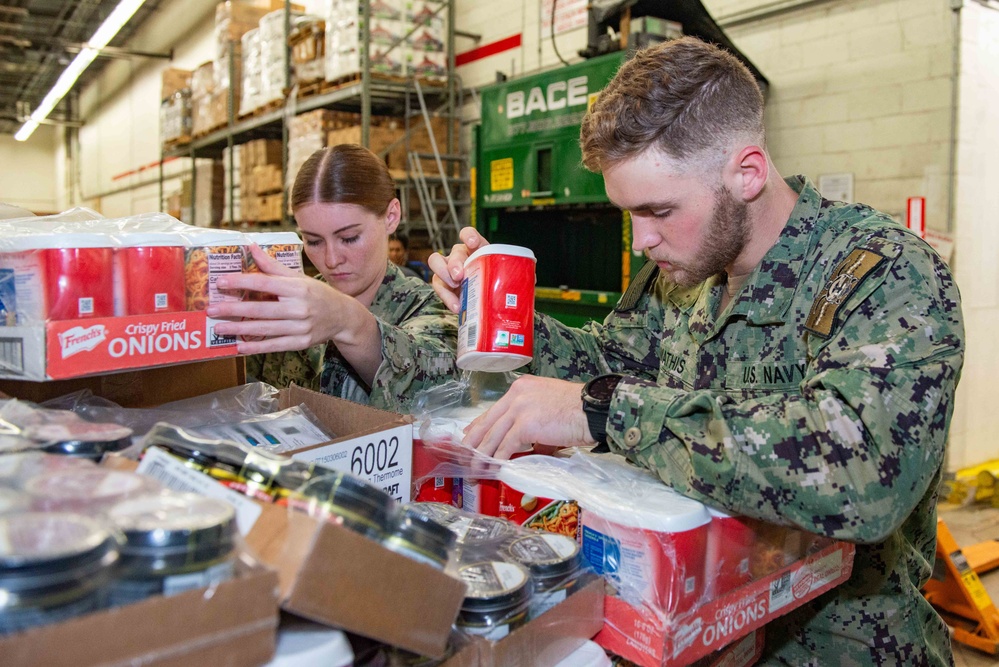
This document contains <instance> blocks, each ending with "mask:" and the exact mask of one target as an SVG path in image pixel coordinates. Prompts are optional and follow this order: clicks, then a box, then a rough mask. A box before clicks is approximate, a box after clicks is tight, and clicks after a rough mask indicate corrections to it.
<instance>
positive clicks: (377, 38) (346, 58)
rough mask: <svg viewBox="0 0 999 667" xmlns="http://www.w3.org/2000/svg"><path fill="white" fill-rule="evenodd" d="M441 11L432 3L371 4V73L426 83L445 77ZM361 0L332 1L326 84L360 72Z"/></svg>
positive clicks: (377, 0) (381, 0)
mask: <svg viewBox="0 0 999 667" xmlns="http://www.w3.org/2000/svg"><path fill="white" fill-rule="evenodd" d="M442 7H443V5H442V4H441V3H440V2H436V1H435V0H416V1H413V2H404V1H402V0H372V2H371V28H370V35H371V44H370V56H371V71H372V72H376V73H379V74H384V75H388V76H406V75H407V74H409V73H415V74H416V75H417V76H420V77H422V78H424V79H427V80H434V81H439V80H443V79H444V78H446V76H447V52H446V44H447V43H446V34H447V33H446V30H445V21H444V18H443V17H444V10H443V9H442ZM361 13H362V6H361V0H332V2H331V3H330V5H329V8H328V10H327V13H326V14H325V16H324V18H325V19H326V67H325V69H326V80H327V81H337V80H341V79H345V78H350V77H352V76H356V75H358V74H360V72H361V56H360V52H361V30H362V26H361V20H360V16H361Z"/></svg>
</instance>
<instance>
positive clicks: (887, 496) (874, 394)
mask: <svg viewBox="0 0 999 667" xmlns="http://www.w3.org/2000/svg"><path fill="white" fill-rule="evenodd" d="M896 251H898V248H896ZM840 315H841V319H840V320H839V326H838V327H836V328H835V329H834V330H833V331H832V332H831V335H830V336H829V337H828V338H821V337H817V336H814V335H812V334H809V337H810V341H809V357H810V358H809V363H808V366H807V369H806V373H805V377H804V379H803V381H802V383H801V385H800V393H794V394H785V393H775V394H771V395H768V396H765V397H762V398H754V399H752V400H747V401H743V402H735V401H733V400H732V399H731V398H730V397H729V396H727V395H725V394H724V393H721V392H713V391H710V390H698V391H691V392H686V391H683V390H677V389H671V388H665V387H656V386H654V385H651V384H650V383H648V382H643V381H639V380H626V381H624V382H622V384H621V385H619V387H618V389H617V391H616V392H615V396H614V399H613V402H612V405H611V416H610V419H609V423H608V427H609V429H610V440H612V442H611V448H612V449H614V450H618V451H623V452H624V453H625V454H626V455H627V456H628V457H629V458H631V459H633V460H635V461H637V462H639V463H641V464H643V465H645V466H647V467H649V468H651V469H652V470H654V471H656V472H657V473H658V474H659V476H660V477H661V478H662V479H663V480H664V481H666V482H667V483H668V484H671V485H673V486H674V487H676V488H677V489H678V490H679V491H681V492H683V493H685V494H687V495H690V496H692V497H695V498H699V499H703V500H707V501H709V502H711V503H712V504H714V505H719V506H721V507H725V508H728V509H730V510H733V511H737V512H742V513H744V514H747V515H749V516H753V517H756V518H760V519H763V520H765V521H768V522H771V523H785V524H793V525H796V526H798V527H800V528H803V529H805V530H807V531H810V532H813V533H819V534H824V535H829V536H832V537H836V538H839V539H846V540H851V541H855V542H861V543H863V542H878V541H881V540H883V539H885V538H886V537H887V536H888V535H890V534H891V533H892V532H893V531H895V530H896V529H897V528H898V527H899V526H900V525H901V524H902V522H903V521H904V520H905V518H906V517H907V515H909V514H910V513H911V512H912V511H913V508H915V507H916V505H917V503H919V501H920V499H921V498H922V497H923V496H924V494H925V493H926V492H927V490H928V488H929V486H930V484H931V482H932V479H933V478H934V475H935V474H936V472H937V471H938V470H939V469H940V466H941V464H942V461H943V456H944V446H945V439H946V434H947V427H948V423H949V421H950V417H951V414H952V410H953V400H954V390H955V387H956V384H957V381H958V377H959V375H960V368H961V364H962V361H963V355H964V341H963V338H964V330H963V324H962V317H961V311H960V296H959V294H958V291H957V287H956V285H955V284H954V282H953V278H952V277H951V275H950V273H949V270H948V269H947V267H946V266H944V265H943V263H942V261H941V260H940V258H939V257H938V256H937V255H936V254H935V253H933V252H932V251H930V250H929V249H926V248H923V247H921V246H920V247H914V246H913V245H909V246H908V247H907V248H905V249H904V250H903V251H902V254H901V255H900V256H896V257H895V258H894V259H893V260H890V261H889V262H887V263H886V266H885V267H884V268H883V269H882V268H879V269H877V271H876V272H874V273H872V274H871V275H869V276H868V277H867V279H866V280H864V281H863V282H861V283H860V285H859V287H858V288H857V290H856V291H855V292H854V293H853V294H852V295H851V296H850V297H848V299H847V300H846V301H845V302H844V303H843V305H842V307H841V310H840Z"/></svg>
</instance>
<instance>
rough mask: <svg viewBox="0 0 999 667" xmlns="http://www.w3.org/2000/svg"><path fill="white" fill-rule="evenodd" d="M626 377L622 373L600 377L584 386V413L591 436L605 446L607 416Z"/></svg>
mask: <svg viewBox="0 0 999 667" xmlns="http://www.w3.org/2000/svg"><path fill="white" fill-rule="evenodd" d="M623 379H624V376H623V375H621V374H620V373H609V374H607V375H598V376H597V377H595V378H593V379H592V380H590V381H589V382H587V383H586V384H585V385H583V394H582V399H583V413H584V414H585V415H586V422H587V424H588V425H589V427H590V436H592V438H593V439H594V440H596V441H597V444H598V445H600V444H603V443H605V442H606V441H607V416H608V415H609V414H610V404H611V397H612V396H613V395H614V390H615V389H616V388H617V385H618V384H620V382H621V380H623Z"/></svg>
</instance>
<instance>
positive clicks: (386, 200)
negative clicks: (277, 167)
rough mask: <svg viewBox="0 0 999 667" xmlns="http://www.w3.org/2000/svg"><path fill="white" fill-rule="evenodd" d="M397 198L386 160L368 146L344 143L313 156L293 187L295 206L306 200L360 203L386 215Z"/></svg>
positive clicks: (359, 204) (304, 203) (306, 202)
mask: <svg viewBox="0 0 999 667" xmlns="http://www.w3.org/2000/svg"><path fill="white" fill-rule="evenodd" d="M394 198H395V181H394V180H393V179H392V175H391V174H389V170H388V167H387V166H386V165H385V162H384V161H383V160H381V159H379V157H378V156H377V155H375V154H374V153H372V152H371V151H369V150H368V149H367V148H364V147H362V146H358V145H356V144H340V145H338V146H330V147H328V148H320V149H319V150H318V151H316V152H315V153H313V154H312V155H310V156H309V159H308V160H306V161H305V164H303V165H302V168H301V169H300V170H299V171H298V176H296V177H295V185H294V187H292V189H291V210H292V211H295V210H297V209H298V208H300V207H302V206H305V205H306V204H316V203H319V204H356V205H358V206H361V207H363V208H365V209H367V210H368V211H371V212H372V213H374V214H375V215H383V214H384V213H385V211H386V210H388V206H389V204H390V203H391V202H392V200H393V199H394Z"/></svg>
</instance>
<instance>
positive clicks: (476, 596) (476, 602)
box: [458, 561, 531, 614]
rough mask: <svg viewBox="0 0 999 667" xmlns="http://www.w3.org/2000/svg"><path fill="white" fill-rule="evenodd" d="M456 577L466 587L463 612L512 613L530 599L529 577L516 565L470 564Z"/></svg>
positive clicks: (496, 562)
mask: <svg viewBox="0 0 999 667" xmlns="http://www.w3.org/2000/svg"><path fill="white" fill-rule="evenodd" d="M458 574H459V576H460V577H461V579H462V581H464V582H465V583H466V584H467V585H468V590H466V591H465V601H464V602H463V603H462V606H461V610H462V611H463V612H471V613H483V614H484V613H490V612H496V611H513V610H515V609H516V608H517V607H519V606H521V605H522V604H524V603H525V602H526V601H527V600H528V599H529V598H530V597H531V587H530V585H529V584H530V581H531V577H530V574H529V573H528V571H527V569H526V568H524V567H523V566H522V565H518V564H517V563H507V562H503V561H485V562H481V563H472V564H471V565H465V566H464V567H462V568H459V570H458Z"/></svg>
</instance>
